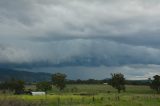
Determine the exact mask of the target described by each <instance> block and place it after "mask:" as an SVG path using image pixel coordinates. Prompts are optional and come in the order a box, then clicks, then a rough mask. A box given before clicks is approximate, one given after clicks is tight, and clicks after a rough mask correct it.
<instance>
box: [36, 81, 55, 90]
mask: <svg viewBox="0 0 160 106" xmlns="http://www.w3.org/2000/svg"><path fill="white" fill-rule="evenodd" d="M36 89H37V90H41V91H45V92H47V91H48V90H51V89H52V85H51V83H50V82H39V83H37V84H36Z"/></svg>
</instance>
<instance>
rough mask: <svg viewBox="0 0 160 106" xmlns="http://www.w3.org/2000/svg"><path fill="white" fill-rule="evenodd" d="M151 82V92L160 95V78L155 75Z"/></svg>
mask: <svg viewBox="0 0 160 106" xmlns="http://www.w3.org/2000/svg"><path fill="white" fill-rule="evenodd" d="M153 78H154V79H153V80H152V81H151V84H150V87H151V88H152V89H153V90H156V91H157V93H160V76H159V75H155V76H153Z"/></svg>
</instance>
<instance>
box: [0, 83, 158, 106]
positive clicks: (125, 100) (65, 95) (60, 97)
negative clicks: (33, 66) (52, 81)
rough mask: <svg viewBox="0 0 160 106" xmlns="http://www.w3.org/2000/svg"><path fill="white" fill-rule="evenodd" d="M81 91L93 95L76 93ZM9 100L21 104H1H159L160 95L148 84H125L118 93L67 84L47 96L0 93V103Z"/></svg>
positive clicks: (94, 105) (116, 105)
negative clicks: (122, 91) (123, 88)
mask: <svg viewBox="0 0 160 106" xmlns="http://www.w3.org/2000/svg"><path fill="white" fill-rule="evenodd" d="M73 88H74V89H75V88H76V90H75V91H73ZM108 91H110V93H107V92H108ZM81 93H83V94H84V93H86V94H94V95H88V96H81V95H78V94H81ZM75 94H76V95H75ZM11 101H12V102H13V101H15V102H16V103H18V102H19V103H20V104H21V105H20V104H19V105H11V104H9V105H1V106H25V105H24V104H22V102H21V101H23V103H25V104H27V105H26V106H160V95H158V94H154V92H153V91H152V90H151V89H150V88H149V87H148V86H131V85H130V86H126V92H124V93H120V94H118V93H117V91H116V90H115V89H113V88H112V87H111V86H109V85H67V87H66V88H65V90H64V91H63V92H60V91H58V90H57V89H56V88H53V90H52V91H49V92H48V95H47V96H30V95H8V94H6V95H4V94H1V95H0V104H2V103H1V102H4V103H5V102H7V103H8V102H11ZM12 102H11V103H12ZM29 103H30V104H29ZM12 104H14V103H12Z"/></svg>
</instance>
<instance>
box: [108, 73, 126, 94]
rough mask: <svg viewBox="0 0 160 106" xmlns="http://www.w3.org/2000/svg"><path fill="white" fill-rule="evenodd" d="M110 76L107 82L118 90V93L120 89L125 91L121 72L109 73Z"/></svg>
mask: <svg viewBox="0 0 160 106" xmlns="http://www.w3.org/2000/svg"><path fill="white" fill-rule="evenodd" d="M111 76H112V78H111V80H110V81H109V84H110V85H111V86H112V87H113V88H115V89H117V90H118V93H120V92H121V90H123V91H125V78H124V75H123V74H121V73H114V74H111Z"/></svg>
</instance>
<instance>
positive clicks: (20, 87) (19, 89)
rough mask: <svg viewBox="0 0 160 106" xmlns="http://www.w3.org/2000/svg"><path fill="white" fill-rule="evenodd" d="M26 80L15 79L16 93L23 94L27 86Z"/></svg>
mask: <svg viewBox="0 0 160 106" xmlns="http://www.w3.org/2000/svg"><path fill="white" fill-rule="evenodd" d="M24 84H25V82H24V81H22V80H15V81H14V87H13V89H14V91H15V94H21V93H23V92H24V89H25V86H24Z"/></svg>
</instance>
